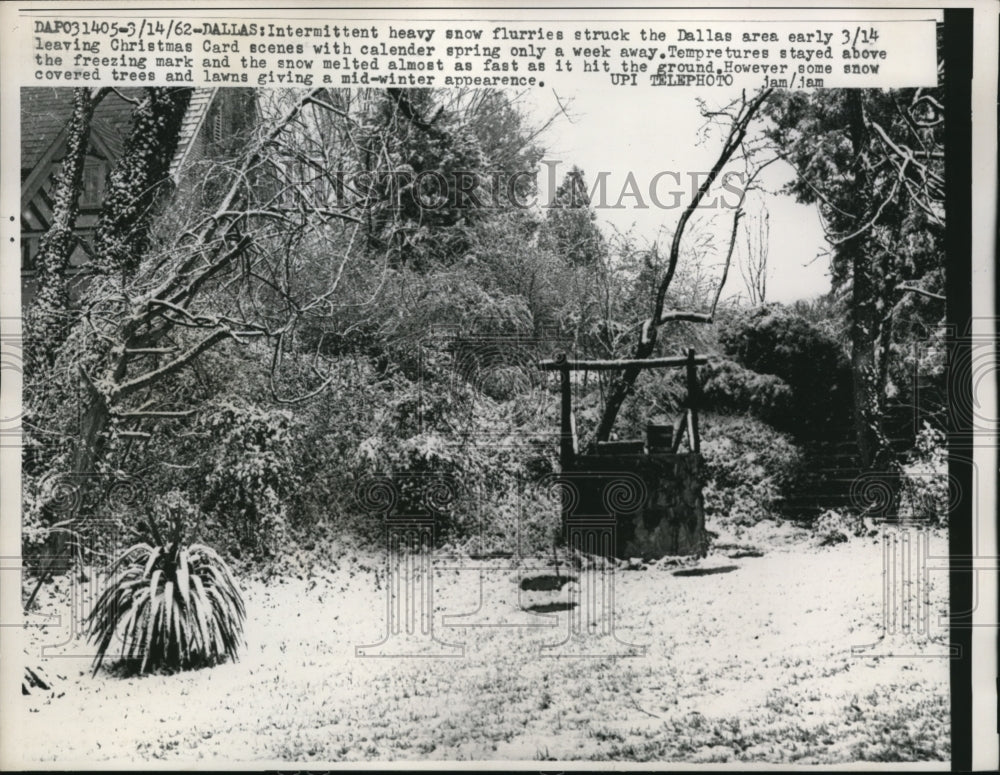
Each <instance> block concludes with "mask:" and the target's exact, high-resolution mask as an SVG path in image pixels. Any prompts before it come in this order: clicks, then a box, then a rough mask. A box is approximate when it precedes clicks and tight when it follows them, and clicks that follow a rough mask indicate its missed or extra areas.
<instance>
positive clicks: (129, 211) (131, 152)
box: [94, 86, 193, 276]
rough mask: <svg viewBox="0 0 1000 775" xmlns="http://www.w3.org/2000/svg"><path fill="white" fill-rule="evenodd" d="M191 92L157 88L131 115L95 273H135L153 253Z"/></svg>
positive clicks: (101, 224)
mask: <svg viewBox="0 0 1000 775" xmlns="http://www.w3.org/2000/svg"><path fill="white" fill-rule="evenodd" d="M192 92H193V90H192V89H177V88H165V87H160V86H153V87H150V88H148V89H146V90H145V94H144V96H143V99H142V101H141V102H140V103H139V105H138V106H137V107H136V109H135V111H133V113H132V130H131V132H130V134H129V137H128V140H127V141H126V142H125V149H124V152H123V154H122V157H121V159H120V160H119V161H118V163H117V164H116V165H115V167H114V169H113V170H112V171H111V174H110V175H109V176H108V191H107V195H106V196H105V199H104V206H103V209H102V211H101V216H100V219H99V220H98V222H97V228H96V230H95V235H94V237H95V239H94V253H95V255H94V268H95V269H97V270H98V271H100V272H102V273H104V274H114V273H117V272H121V273H122V274H123V276H128V275H131V274H132V273H134V272H135V270H136V268H137V267H138V265H139V262H140V260H141V259H142V256H143V255H145V253H146V250H147V249H148V248H149V235H150V225H151V223H152V214H153V213H152V210H153V207H154V205H155V203H156V202H157V200H158V199H159V198H160V197H162V195H163V189H164V186H166V185H167V184H168V182H169V178H168V176H169V174H170V163H171V161H172V160H173V158H174V154H175V153H176V151H177V143H178V140H179V139H180V127H181V122H182V121H183V119H184V114H185V113H186V112H187V108H188V105H189V103H190V102H191V94H192Z"/></svg>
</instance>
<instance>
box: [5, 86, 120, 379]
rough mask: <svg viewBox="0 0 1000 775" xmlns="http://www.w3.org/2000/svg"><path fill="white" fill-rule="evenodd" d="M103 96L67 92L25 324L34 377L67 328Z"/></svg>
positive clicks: (45, 366)
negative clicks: (70, 273) (68, 104)
mask: <svg viewBox="0 0 1000 775" xmlns="http://www.w3.org/2000/svg"><path fill="white" fill-rule="evenodd" d="M102 95H103V92H96V93H95V92H92V91H91V90H90V89H89V88H78V89H74V90H73V112H72V114H71V115H70V119H69V125H68V127H67V130H66V153H65V156H64V157H63V163H62V168H61V169H60V170H59V174H58V175H57V176H56V180H55V185H54V186H53V189H52V199H53V201H52V222H51V224H50V226H49V230H48V231H47V232H45V234H44V236H43V237H42V241H41V245H40V246H39V250H38V255H37V257H36V259H35V262H36V266H37V268H38V276H37V278H38V291H37V293H36V295H35V299H34V301H33V304H32V307H31V310H30V311H29V313H28V315H27V319H26V321H25V327H24V328H25V334H26V336H25V340H26V344H27V363H26V366H27V370H28V373H29V374H30V375H32V376H35V377H40V376H41V375H42V374H43V373H45V372H46V371H47V370H48V368H49V367H50V366H51V365H52V362H53V361H54V360H55V355H56V352H57V351H58V349H59V345H61V344H62V342H63V341H64V340H65V339H66V333H67V331H68V330H69V328H70V323H71V320H70V310H69V292H68V290H67V287H66V273H67V270H68V269H69V262H70V256H72V254H73V249H74V248H75V247H76V239H77V238H76V235H75V234H74V233H73V232H74V230H75V228H76V220H77V217H78V216H79V214H80V191H81V189H82V188H83V167H84V162H85V160H86V156H87V147H88V145H89V144H90V126H91V122H92V120H93V117H94V109H95V108H96V107H97V104H98V103H99V102H100V99H101V96H102Z"/></svg>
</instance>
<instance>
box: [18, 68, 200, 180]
mask: <svg viewBox="0 0 1000 775" xmlns="http://www.w3.org/2000/svg"><path fill="white" fill-rule="evenodd" d="M142 91H143V90H142V89H141V88H132V89H127V88H124V89H116V90H113V91H111V92H109V93H108V94H106V95H105V96H104V98H103V99H102V100H101V102H100V103H99V104H98V106H97V108H95V110H94V120H93V123H92V124H91V136H92V138H93V140H94V145H95V146H96V147H98V148H102V147H103V148H106V149H108V150H109V152H110V153H111V154H112V155H114V156H118V155H120V154H121V151H122V147H123V146H124V144H125V138H127V137H128V133H129V128H130V126H131V118H132V109H133V108H134V107H135V105H134V104H133V103H132V102H129V100H130V99H133V100H134V99H141V98H142ZM216 91H217V90H216V89H204V88H203V89H195V90H194V94H193V95H192V96H191V104H190V106H189V107H188V111H187V113H186V114H185V116H184V120H183V122H182V124H181V130H180V137H179V139H178V144H177V151H176V153H175V154H174V159H173V162H172V163H171V165H170V174H171V175H173V176H176V174H177V172H178V171H179V169H180V167H181V166H182V165H183V163H184V159H185V158H186V157H187V154H188V150H189V149H190V147H191V144H192V141H193V140H194V138H195V137H196V136H197V134H198V130H199V129H200V127H201V124H202V122H203V121H204V119H205V114H206V113H207V112H208V107H209V105H210V104H211V102H212V99H213V98H214V96H215V93H216ZM72 112H73V97H72V90H71V89H69V88H66V87H63V88H53V87H30V88H23V89H21V169H22V171H24V172H23V174H28V171H30V170H33V169H35V168H36V167H37V166H38V165H39V164H40V163H42V162H43V161H46V162H47V161H51V160H52V158H53V156H54V155H55V153H56V151H58V149H59V147H60V145H61V144H62V136H63V134H64V131H65V129H66V126H67V124H68V123H69V119H70V115H71V114H72Z"/></svg>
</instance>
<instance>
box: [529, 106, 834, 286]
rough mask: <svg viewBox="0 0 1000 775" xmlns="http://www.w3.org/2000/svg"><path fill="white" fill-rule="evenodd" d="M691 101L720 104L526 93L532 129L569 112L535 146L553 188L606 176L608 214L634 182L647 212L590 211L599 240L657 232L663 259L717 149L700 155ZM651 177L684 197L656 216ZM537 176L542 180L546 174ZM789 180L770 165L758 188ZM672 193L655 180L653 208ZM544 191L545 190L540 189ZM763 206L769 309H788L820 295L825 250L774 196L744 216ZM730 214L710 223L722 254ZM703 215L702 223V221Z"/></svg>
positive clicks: (805, 220) (813, 217)
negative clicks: (779, 305)
mask: <svg viewBox="0 0 1000 775" xmlns="http://www.w3.org/2000/svg"><path fill="white" fill-rule="evenodd" d="M699 94H700V95H701V96H702V97H703V98H705V99H706V100H708V99H713V101H715V102H716V104H717V105H720V106H721V105H722V104H724V103H725V102H726V101H727V98H728V97H727V94H726V92H725V91H724V90H719V91H718V92H715V91H708V90H702V91H701V92H699V91H697V90H695V89H680V88H669V87H664V88H660V89H652V88H650V89H643V90H641V91H639V90H636V89H632V88H622V87H619V88H610V87H609V88H607V89H589V90H580V91H577V92H563V91H560V92H558V99H559V101H558V102H557V99H556V94H554V93H553V92H552V91H551V90H539V91H537V92H532V93H530V95H529V96H528V98H527V99H528V104H529V105H532V112H533V113H534V115H535V116H536V119H538V120H542V119H543V118H546V117H548V116H551V115H552V114H553V113H555V112H557V111H559V102H562V103H563V104H564V105H567V107H568V110H567V113H568V115H569V118H567V117H564V116H560V117H559V118H558V119H557V120H556V122H555V123H554V124H553V126H552V127H551V128H550V129H549V130H548V132H546V134H545V135H544V136H543V138H542V144H543V145H544V146H545V148H546V149H547V152H546V156H545V159H546V160H548V161H549V162H550V163H551V162H559V165H558V166H557V167H555V169H556V171H557V172H556V174H557V177H558V179H559V180H560V181H561V180H562V176H563V175H564V174H565V173H566V171H568V170H569V169H570V167H572V165H574V164H576V165H577V166H579V167H581V168H582V169H583V170H584V171H585V173H586V179H587V182H588V185H593V184H594V181H595V180H596V179H597V176H598V173H599V172H600V171H607V173H608V175H607V178H606V181H607V191H608V200H609V202H608V204H609V205H613V204H615V203H617V202H618V199H619V196H620V194H621V192H622V189H623V187H625V186H626V183H627V182H628V175H629V172H630V171H631V172H632V174H633V175H634V178H635V181H636V182H637V183H638V187H639V190H640V191H641V193H642V196H643V199H644V200H645V204H646V205H647V206H646V207H645V208H642V207H639V206H638V203H637V202H636V200H635V198H634V197H631V196H628V197H625V198H624V199H622V204H624V205H625V206H626V207H625V208H623V209H612V208H610V207H608V208H605V209H598V219H599V222H600V223H601V224H602V227H603V228H604V229H605V231H607V232H609V233H610V232H611V231H613V230H614V229H615V228H617V229H619V230H628V229H629V228H633V227H634V231H635V233H636V234H638V235H642V236H643V237H646V238H648V239H650V240H651V239H653V238H655V236H656V235H657V233H658V232H660V233H661V237H660V239H661V247H662V248H664V250H663V251H662V252H666V249H667V248H668V247H669V243H668V242H666V243H665V244H664V242H665V241H666V240H669V238H670V236H671V234H672V232H673V226H674V224H675V223H676V222H677V219H678V218H679V217H680V213H681V212H682V210H683V207H684V206H685V205H686V204H687V202H688V201H689V199H690V196H691V193H690V191H691V179H690V173H691V172H707V171H708V170H709V169H710V168H711V166H712V164H713V163H714V161H715V160H716V158H717V157H718V152H719V149H720V147H721V139H720V138H719V136H718V135H715V136H714V137H712V138H710V139H709V140H708V141H707V143H705V144H703V145H702V146H699V145H698V131H699V129H700V128H701V127H702V126H703V124H704V121H703V119H702V118H701V116H700V114H699V112H698V106H697V103H696V97H697V96H698V95H699ZM716 94H718V95H719V96H715V95H716ZM659 172H670V173H678V174H679V175H680V178H681V181H682V188H683V189H684V191H685V192H684V194H683V196H682V198H681V199H680V202H679V204H678V205H677V206H675V207H671V208H669V209H666V208H662V207H656V206H655V204H654V203H652V202H651V200H650V198H649V187H650V182H651V181H652V179H653V177H654V176H655V175H656V174H657V173H659ZM542 174H543V175H545V174H548V173H547V169H546V168H545V167H544V166H543V169H542ZM790 177H791V168H790V167H788V166H787V165H783V164H774V165H772V166H771V167H770V168H769V169H768V170H767V171H766V176H765V177H764V178H763V180H764V182H765V184H766V186H767V188H768V189H771V190H776V189H778V188H779V187H780V186H781V184H782V183H784V182H785V181H787V180H788V179H790ZM676 189H677V185H676V183H675V178H674V177H673V175H667V176H663V177H661V178H660V179H659V183H658V185H656V190H657V192H658V193H659V198H660V201H661V203H663V204H669V203H670V202H671V201H672V196H671V192H672V191H674V190H676ZM542 190H543V191H546V190H547V189H546V188H545V186H544V185H543V186H542ZM721 193H722V195H723V198H724V199H726V201H734V200H735V197H734V196H733V195H732V194H728V195H727V194H726V192H724V191H723V192H721ZM761 203H765V204H766V207H767V210H768V212H769V219H770V249H769V258H768V263H769V273H768V289H767V299H768V301H782V302H789V301H794V300H796V299H803V298H812V297H815V296H817V295H819V294H822V293H825V292H827V291H828V290H829V289H830V280H829V260H828V258H827V257H826V256H821V257H819V258H817V256H818V255H819V254H821V253H823V252H824V250H825V248H826V243H825V241H824V239H823V233H822V229H821V226H820V221H819V215H818V213H817V211H816V208H815V207H814V206H805V205H800V204H797V203H796V202H795V201H794V200H793V199H792V198H791V197H789V196H785V195H781V194H777V195H763V196H762V197H761V199H760V200H759V201H757V202H753V201H748V206H747V210H748V213H753V212H755V211H757V210H758V208H759V206H760V204H761ZM731 212H732V211H731V210H721V211H719V212H718V214H717V216H716V217H715V220H714V222H715V228H716V229H718V230H719V236H720V239H718V240H717V242H718V243H719V244H720V245H724V244H726V243H727V238H724V235H728V231H729V229H730V228H731V224H732V221H731ZM707 215H709V213H702V214H701V217H702V218H704V217H706V216H707ZM745 220H746V219H745ZM664 227H666V228H665V229H664ZM706 228H711V227H706ZM661 229H662V230H663V231H662V232H661ZM722 259H724V255H720V256H719V257H718V260H719V261H721V260H722ZM682 260H683V257H682ZM735 260H736V259H735V256H734V262H735ZM739 292H743V293H744V294H745V288H744V285H743V279H742V278H741V277H740V274H739V272H738V271H737V270H736V267H735V266H734V267H733V270H732V271H731V273H730V276H729V280H728V282H727V286H726V293H725V296H731V295H733V294H735V293H739Z"/></svg>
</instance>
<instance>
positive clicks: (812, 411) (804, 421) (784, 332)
mask: <svg viewBox="0 0 1000 775" xmlns="http://www.w3.org/2000/svg"><path fill="white" fill-rule="evenodd" d="M719 341H720V344H721V345H722V348H723V350H724V351H725V353H726V354H727V355H728V356H730V357H731V358H733V359H734V360H736V361H737V362H738V363H739V364H740V365H742V366H744V367H746V368H747V369H750V370H752V371H755V372H757V373H758V374H770V375H774V376H775V377H778V378H780V379H781V380H783V381H784V382H785V383H786V384H787V385H788V387H789V388H790V390H791V396H790V398H791V400H790V402H789V406H788V410H787V412H786V413H785V414H784V419H783V425H782V427H783V428H787V429H789V430H791V431H793V432H794V433H795V434H796V436H798V437H799V438H803V439H824V438H836V437H838V436H841V435H843V434H844V432H845V429H847V428H849V427H850V425H851V422H850V418H851V416H852V415H851V412H852V409H851V371H850V363H849V361H848V359H847V355H846V354H845V352H844V350H843V347H842V346H841V344H840V343H839V342H838V341H837V340H836V339H834V338H833V336H832V335H830V334H829V333H826V332H824V331H823V330H822V329H821V328H820V327H818V326H817V325H815V324H813V323H811V322H809V321H808V320H806V319H805V318H803V317H800V316H799V315H796V314H794V313H792V312H790V311H788V310H787V309H785V308H784V307H782V306H780V305H768V306H765V307H759V308H757V309H754V310H750V311H748V312H745V313H743V314H740V315H737V316H735V317H733V318H731V319H730V320H729V321H727V322H726V324H725V325H723V326H722V327H721V330H720V332H719Z"/></svg>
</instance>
